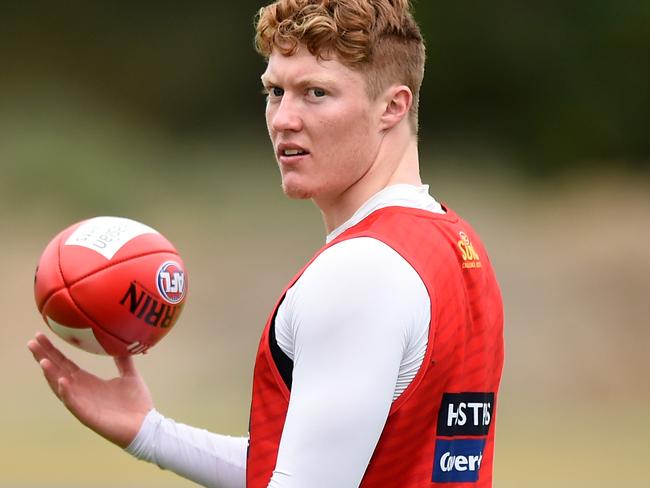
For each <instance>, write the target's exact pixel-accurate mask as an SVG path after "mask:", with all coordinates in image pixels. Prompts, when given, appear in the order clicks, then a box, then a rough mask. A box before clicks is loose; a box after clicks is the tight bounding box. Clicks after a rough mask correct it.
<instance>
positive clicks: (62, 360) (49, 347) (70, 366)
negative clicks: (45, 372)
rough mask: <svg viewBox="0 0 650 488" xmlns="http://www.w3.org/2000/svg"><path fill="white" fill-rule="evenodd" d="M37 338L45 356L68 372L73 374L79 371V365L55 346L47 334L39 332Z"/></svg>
mask: <svg viewBox="0 0 650 488" xmlns="http://www.w3.org/2000/svg"><path fill="white" fill-rule="evenodd" d="M35 340H36V342H37V344H38V345H39V346H40V347H41V349H42V354H43V357H44V358H47V359H49V360H50V361H52V362H53V363H54V364H56V365H57V366H58V367H59V368H61V369H62V370H63V371H65V372H66V373H67V374H73V373H75V372H77V371H79V366H77V365H76V364H75V363H73V362H72V361H71V360H70V359H68V358H67V357H66V356H64V354H63V353H62V352H61V351H59V350H58V349H57V348H56V347H54V345H53V344H52V343H51V342H50V340H49V339H48V338H47V336H46V335H45V334H43V333H42V332H39V333H37V334H36V337H35Z"/></svg>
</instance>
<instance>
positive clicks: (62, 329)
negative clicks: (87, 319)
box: [47, 317, 106, 354]
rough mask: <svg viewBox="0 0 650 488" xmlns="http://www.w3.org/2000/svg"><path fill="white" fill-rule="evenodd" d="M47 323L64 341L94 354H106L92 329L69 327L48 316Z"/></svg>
mask: <svg viewBox="0 0 650 488" xmlns="http://www.w3.org/2000/svg"><path fill="white" fill-rule="evenodd" d="M47 324H48V325H49V326H50V329H52V331H54V333H55V334H56V335H58V336H59V337H60V338H61V339H63V340H64V341H66V342H68V343H70V344H72V345H74V346H77V347H79V348H81V349H83V350H84V351H88V352H92V353H93V354H106V351H104V348H103V347H102V345H101V344H100V343H99V342H98V341H97V339H96V338H95V334H93V331H92V329H77V328H74V327H67V326H65V325H61V324H59V323H58V322H56V321H54V320H52V319H51V318H50V317H47Z"/></svg>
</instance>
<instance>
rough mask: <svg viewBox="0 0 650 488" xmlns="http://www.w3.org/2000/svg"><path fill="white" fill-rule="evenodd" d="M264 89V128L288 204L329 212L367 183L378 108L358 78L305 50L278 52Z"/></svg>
mask: <svg viewBox="0 0 650 488" xmlns="http://www.w3.org/2000/svg"><path fill="white" fill-rule="evenodd" d="M262 83H263V84H264V87H265V89H266V91H267V93H268V100H267V105H266V124H267V127H268V131H269V135H270V137H271V142H272V143H273V149H274V150H275V156H276V159H277V161H278V165H279V167H280V172H281V174H282V187H283V189H284V191H285V193H286V194H287V195H288V196H289V197H292V198H313V199H314V200H315V201H316V203H317V204H325V205H329V204H332V203H335V202H336V201H337V199H338V198H340V197H341V195H343V193H344V192H345V191H346V190H348V189H349V188H350V187H352V186H354V185H355V184H357V183H358V182H360V181H363V176H364V175H365V174H366V172H367V171H368V170H369V169H370V168H371V166H372V163H373V161H374V159H375V156H376V154H377V151H378V149H379V144H380V142H381V131H380V129H379V118H380V115H381V106H380V103H379V102H378V101H371V100H370V99H369V97H368V94H367V93H366V84H365V79H364V77H363V75H362V74H361V73H358V72H356V71H353V70H351V69H350V68H348V67H346V66H344V65H343V64H341V63H340V62H339V61H338V60H337V59H336V58H332V59H328V60H319V59H317V58H316V57H315V56H313V55H312V54H311V53H309V51H308V50H307V49H306V48H304V47H301V48H300V49H299V50H298V51H297V52H296V53H295V54H294V55H293V56H284V55H282V54H281V53H278V52H277V50H276V51H273V53H272V54H271V56H270V58H269V62H268V66H267V68H266V71H265V73H264V74H263V75H262Z"/></svg>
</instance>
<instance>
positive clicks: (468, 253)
mask: <svg viewBox="0 0 650 488" xmlns="http://www.w3.org/2000/svg"><path fill="white" fill-rule="evenodd" d="M458 236H459V237H460V241H458V248H459V249H460V253H461V256H462V258H463V268H469V269H471V268H480V267H481V257H480V256H479V255H478V253H477V252H476V249H474V246H473V245H472V241H470V240H469V237H468V236H467V234H465V232H463V231H460V232H459V233H458Z"/></svg>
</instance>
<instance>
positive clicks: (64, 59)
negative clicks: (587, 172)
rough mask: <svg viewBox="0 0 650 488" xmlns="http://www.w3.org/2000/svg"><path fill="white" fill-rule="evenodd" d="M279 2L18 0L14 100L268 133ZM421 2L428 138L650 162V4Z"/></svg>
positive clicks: (211, 129)
mask: <svg viewBox="0 0 650 488" xmlns="http://www.w3.org/2000/svg"><path fill="white" fill-rule="evenodd" d="M265 3H266V2H264V1H239V2H224V1H221V2H216V1H211V2H205V1H203V2H197V1H194V2H154V1H151V0H149V1H134V2H125V1H111V2H108V1H104V2H98V1H94V2H93V1H85V2H84V1H79V0H77V1H69V2H30V1H26V2H3V4H2V5H1V6H0V60H2V70H1V71H0V90H1V91H0V112H1V105H2V102H1V98H2V93H3V92H6V91H7V87H12V86H13V87H15V86H21V85H25V84H27V85H34V86H37V87H38V86H40V87H41V88H43V87H49V89H54V90H56V89H57V87H58V86H65V87H66V90H68V91H70V90H71V89H72V90H79V91H83V92H84V93H86V94H90V96H92V97H95V98H97V99H100V100H102V101H103V102H104V103H107V104H109V105H110V106H112V107H115V108H116V110H117V111H119V112H121V113H124V114H126V115H128V116H129V117H132V118H135V119H137V120H138V121H139V122H141V123H142V124H144V125H149V126H152V127H154V128H156V129H161V130H164V131H165V132H166V133H168V134H169V135H170V136H175V137H179V138H195V137H204V136H211V135H218V134H220V133H227V132H228V131H240V132H241V131H247V130H251V131H252V130H255V131H258V130H259V131H263V130H264V129H263V124H264V122H263V117H262V109H263V103H264V102H263V97H262V96H261V95H260V83H259V74H260V73H261V72H262V71H263V68H264V63H263V60H262V59H260V58H259V57H258V56H257V54H256V53H255V52H254V49H253V45H252V36H253V16H254V14H255V12H256V10H257V9H258V8H259V7H260V6H262V5H264V4H265ZM414 3H415V8H416V17H417V18H418V20H419V21H420V23H421V26H422V28H423V31H424V34H425V38H426V40H427V49H428V62H427V74H426V77H425V84H424V87H423V92H422V114H421V125H422V127H421V136H422V139H423V140H424V141H426V142H428V143H429V142H430V143H432V144H438V145H439V146H441V147H454V146H455V145H457V146H471V147H477V148H487V149H486V150H496V151H502V152H503V153H504V154H507V155H508V156H509V157H510V158H511V160H512V161H514V162H516V164H518V165H521V168H522V169H523V170H524V171H526V172H528V173H531V174H553V173H555V172H557V171H561V170H563V169H565V168H568V167H574V166H575V165H617V166H622V167H626V168H631V169H642V168H643V169H646V170H647V169H648V167H649V160H650V158H649V156H650V138H649V137H648V127H650V124H649V122H650V2H648V1H647V0H564V1H554V0H547V1H545V2H515V1H512V0H510V1H507V0H506V1H501V2H497V3H494V2H468V1H460V2H458V1H457V2H434V1H431V0H419V1H415V2H414ZM490 148H491V149H490Z"/></svg>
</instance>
